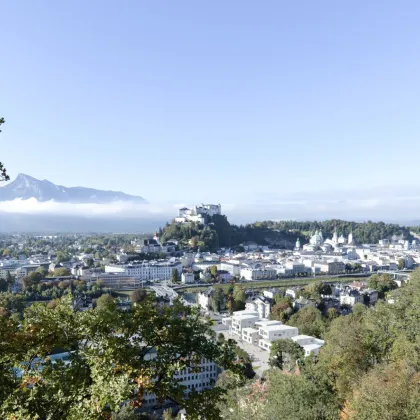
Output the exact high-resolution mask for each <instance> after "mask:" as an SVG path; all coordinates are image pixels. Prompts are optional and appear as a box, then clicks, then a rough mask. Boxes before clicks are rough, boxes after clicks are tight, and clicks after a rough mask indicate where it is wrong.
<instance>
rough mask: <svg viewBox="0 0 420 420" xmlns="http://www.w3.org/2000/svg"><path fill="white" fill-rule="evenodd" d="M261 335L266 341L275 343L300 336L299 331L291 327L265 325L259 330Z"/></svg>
mask: <svg viewBox="0 0 420 420" xmlns="http://www.w3.org/2000/svg"><path fill="white" fill-rule="evenodd" d="M259 334H260V336H261V337H262V339H264V340H268V341H274V340H280V339H281V338H292V337H294V336H296V335H299V330H298V329H297V328H296V327H291V326H289V325H263V326H261V327H260V328H259Z"/></svg>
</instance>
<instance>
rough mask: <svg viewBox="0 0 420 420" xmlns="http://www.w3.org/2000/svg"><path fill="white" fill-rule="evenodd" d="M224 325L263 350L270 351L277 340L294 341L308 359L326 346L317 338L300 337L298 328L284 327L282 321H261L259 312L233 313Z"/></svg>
mask: <svg viewBox="0 0 420 420" xmlns="http://www.w3.org/2000/svg"><path fill="white" fill-rule="evenodd" d="M222 324H223V325H226V326H228V327H229V334H231V335H236V336H239V337H240V339H241V340H242V341H245V342H247V343H249V344H252V345H254V346H256V347H259V348H261V349H263V350H270V347H271V344H272V343H273V342H274V341H276V340H280V339H292V340H293V341H295V342H296V343H297V344H299V345H300V346H301V347H302V348H303V350H304V352H305V357H306V356H309V355H310V354H315V355H316V354H318V353H319V350H320V349H321V347H322V346H323V345H324V344H325V342H324V341H323V340H320V339H318V338H316V337H311V336H309V335H299V330H298V328H296V327H291V326H289V325H283V324H282V322H280V321H274V320H273V321H272V320H268V319H264V318H263V319H261V318H260V317H259V313H258V312H257V311H247V310H245V311H236V312H233V314H232V316H230V317H225V318H223V319H222Z"/></svg>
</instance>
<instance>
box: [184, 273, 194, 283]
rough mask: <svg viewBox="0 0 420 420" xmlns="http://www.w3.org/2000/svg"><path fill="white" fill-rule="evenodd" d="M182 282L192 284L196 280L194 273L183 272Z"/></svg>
mask: <svg viewBox="0 0 420 420" xmlns="http://www.w3.org/2000/svg"><path fill="white" fill-rule="evenodd" d="M181 282H182V283H183V284H191V283H194V282H195V278H194V273H182V275H181Z"/></svg>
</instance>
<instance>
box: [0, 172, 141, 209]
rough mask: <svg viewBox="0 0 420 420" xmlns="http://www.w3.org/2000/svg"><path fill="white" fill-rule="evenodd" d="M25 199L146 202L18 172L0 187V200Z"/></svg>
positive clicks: (66, 201) (112, 192) (135, 197)
mask: <svg viewBox="0 0 420 420" xmlns="http://www.w3.org/2000/svg"><path fill="white" fill-rule="evenodd" d="M19 198H20V199H22V200H27V199H29V198H36V199H37V200H38V201H41V202H43V201H50V200H53V201H55V202H58V203H79V204H80V203H97V204H107V203H112V202H115V201H129V202H135V203H147V201H146V200H145V199H144V198H142V197H138V196H134V195H128V194H124V193H122V192H119V191H104V190H95V189H93V188H85V187H63V186H62V185H55V184H53V183H52V182H50V181H47V180H46V179H44V180H42V181H41V180H39V179H36V178H33V177H31V176H29V175H25V174H19V175H18V176H17V177H16V179H15V180H14V181H12V182H10V183H9V184H7V185H5V186H4V187H0V201H10V200H15V199H19Z"/></svg>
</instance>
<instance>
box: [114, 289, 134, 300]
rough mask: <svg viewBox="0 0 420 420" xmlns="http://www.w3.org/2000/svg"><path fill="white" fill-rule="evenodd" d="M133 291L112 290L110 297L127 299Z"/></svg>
mask: <svg viewBox="0 0 420 420" xmlns="http://www.w3.org/2000/svg"><path fill="white" fill-rule="evenodd" d="M133 290H134V289H133ZM133 290H113V291H112V296H113V297H119V298H127V297H130V296H131V293H133Z"/></svg>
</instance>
